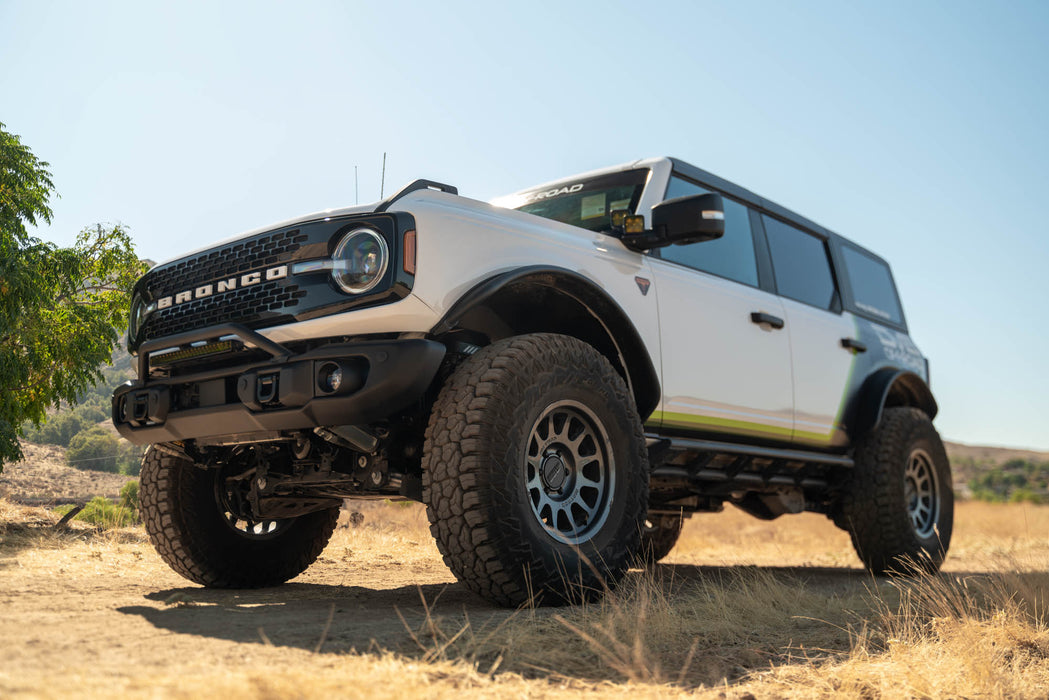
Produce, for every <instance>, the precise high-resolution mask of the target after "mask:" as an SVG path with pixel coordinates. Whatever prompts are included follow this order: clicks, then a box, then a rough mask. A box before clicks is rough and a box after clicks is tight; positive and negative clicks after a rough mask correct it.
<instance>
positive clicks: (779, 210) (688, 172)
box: [670, 158, 855, 245]
mask: <svg viewBox="0 0 1049 700" xmlns="http://www.w3.org/2000/svg"><path fill="white" fill-rule="evenodd" d="M670 162H671V163H673V164H674V171H675V172H678V173H681V174H682V175H684V176H686V177H688V178H691V179H693V180H696V181H697V182H700V183H702V184H704V185H710V186H711V187H712V188H714V189H716V190H719V191H721V192H724V193H725V194H727V195H729V196H730V197H732V198H733V199H738V200H739V201H741V202H743V203H744V204H747V205H749V206H751V207H753V208H754V209H757V210H759V211H763V212H766V213H768V214H772V215H773V216H775V217H777V218H780V219H783V220H784V221H789V222H790V223H792V224H795V225H796V226H799V227H801V228H804V229H806V230H807V231H809V232H810V233H814V234H816V235H817V236H819V237H821V238H823V239H828V238H832V237H834V236H837V235H838V234H836V233H834V232H833V231H831V230H830V229H828V228H824V227H823V226H820V225H819V224H817V223H816V222H815V221H812V220H811V219H806V218H805V217H804V216H801V215H800V214H796V213H794V212H792V211H791V210H790V209H787V208H786V207H783V206H780V205H779V204H776V203H775V202H773V201H772V200H770V199H765V198H764V197H759V196H758V195H756V194H754V193H753V192H751V191H750V190H748V189H745V188H743V187H740V186H739V185H737V184H735V183H733V182H729V181H728V180H726V179H725V178H723V177H718V176H717V175H715V174H714V173H711V172H707V171H706V170H703V169H702V168H697V167H696V166H694V165H692V164H691V163H686V162H685V161H683V160H680V159H678V158H671V159H670ZM850 242H851V241H850ZM854 245H855V244H854Z"/></svg>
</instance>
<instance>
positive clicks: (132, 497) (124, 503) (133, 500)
mask: <svg viewBox="0 0 1049 700" xmlns="http://www.w3.org/2000/svg"><path fill="white" fill-rule="evenodd" d="M120 507H121V508H125V509H127V510H129V511H131V512H132V513H134V514H135V520H138V519H139V515H138V479H132V480H130V481H128V482H127V483H126V484H124V488H122V489H120Z"/></svg>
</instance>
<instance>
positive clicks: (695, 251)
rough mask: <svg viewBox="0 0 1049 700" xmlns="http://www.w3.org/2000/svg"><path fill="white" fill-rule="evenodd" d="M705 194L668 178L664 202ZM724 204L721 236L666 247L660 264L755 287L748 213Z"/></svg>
mask: <svg viewBox="0 0 1049 700" xmlns="http://www.w3.org/2000/svg"><path fill="white" fill-rule="evenodd" d="M707 192H710V190H707V189H704V188H702V187H700V186H699V185H697V184H695V183H692V182H689V181H688V180H683V179H682V178H679V177H671V178H670V185H669V186H668V187H667V196H666V198H667V199H673V198H675V197H684V196H685V195H690V194H705V193H707ZM724 201H725V235H724V236H722V237H721V238H718V239H716V240H713V241H704V242H702V243H690V244H688V245H671V246H667V247H666V248H661V249H660V252H659V255H660V257H661V258H663V259H664V260H670V261H672V262H676V263H678V264H681V265H685V266H686V267H691V268H693V269H696V270H702V271H703V272H709V273H711V274H713V275H717V276H718V277H725V278H727V279H730V280H735V281H736V282H742V283H743V284H749V285H751V286H752V287H757V286H758V264H757V261H756V259H755V256H754V236H753V235H752V234H751V232H750V215H749V212H748V211H747V208H746V207H745V206H743V205H742V204H740V203H739V202H735V201H732V200H731V199H728V198H727V197H725V198H724Z"/></svg>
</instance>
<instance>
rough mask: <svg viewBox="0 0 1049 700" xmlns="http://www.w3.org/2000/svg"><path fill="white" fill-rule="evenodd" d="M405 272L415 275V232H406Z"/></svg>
mask: <svg viewBox="0 0 1049 700" xmlns="http://www.w3.org/2000/svg"><path fill="white" fill-rule="evenodd" d="M404 271H405V272H407V273H408V274H409V275H414V274H415V231H405V232H404Z"/></svg>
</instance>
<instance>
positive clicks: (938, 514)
mask: <svg viewBox="0 0 1049 700" xmlns="http://www.w3.org/2000/svg"><path fill="white" fill-rule="evenodd" d="M835 520H836V522H838V523H839V524H840V525H841V526H843V527H844V528H845V529H846V530H848V532H849V534H850V536H851V537H852V544H853V546H854V547H855V549H856V552H857V554H859V556H860V558H861V559H862V560H863V563H864V564H866V566H867V568H868V569H869V570H870V571H872V572H873V573H878V574H882V573H902V574H914V573H919V572H935V571H938V570H939V568H940V565H941V564H943V560H944V557H945V556H946V555H947V548H948V547H949V546H950V543H951V531H952V529H953V525H954V490H953V486H952V483H951V466H950V462H949V461H948V459H947V453H946V451H945V450H944V447H943V442H942V441H941V440H940V436H939V434H938V433H937V432H936V429H935V428H934V427H933V425H932V421H931V420H929V417H928V416H927V415H926V414H925V413H923V412H922V411H920V410H918V409H916V408H906V407H898V408H888V409H886V410H885V412H884V414H883V416H882V420H881V423H879V425H878V427H877V428H876V429H875V430H874V431H872V432H871V433H870V434H869V435H867V436H865V437H864V438H863V439H861V440H860V441H859V443H858V444H857V446H856V455H855V467H854V469H853V474H852V478H851V481H850V483H849V484H848V487H847V489H846V492H845V495H844V497H843V499H842V503H841V512H840V513H839V514H838V516H837V517H836V518H835Z"/></svg>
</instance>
